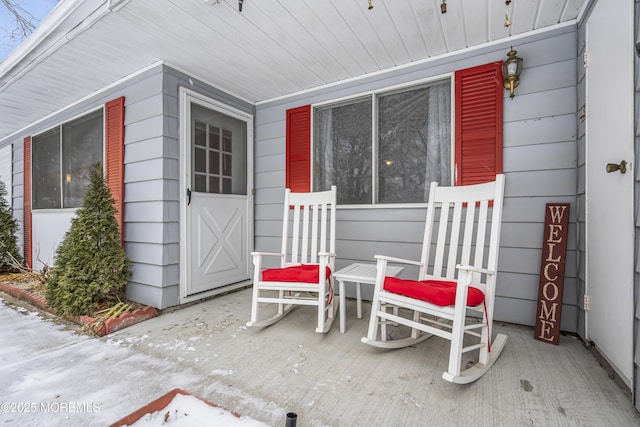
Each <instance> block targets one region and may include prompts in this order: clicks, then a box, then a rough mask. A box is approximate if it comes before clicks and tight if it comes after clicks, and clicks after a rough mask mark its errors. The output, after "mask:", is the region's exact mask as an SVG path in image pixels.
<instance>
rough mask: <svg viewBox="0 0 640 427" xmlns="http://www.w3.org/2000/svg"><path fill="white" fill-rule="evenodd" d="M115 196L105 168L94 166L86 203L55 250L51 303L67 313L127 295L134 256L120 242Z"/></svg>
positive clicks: (89, 309)
mask: <svg viewBox="0 0 640 427" xmlns="http://www.w3.org/2000/svg"><path fill="white" fill-rule="evenodd" d="M115 213H116V208H115V202H114V200H113V198H112V196H111V191H110V190H109V188H108V187H107V185H106V181H105V178H104V176H103V174H102V168H101V167H100V166H99V165H98V166H96V167H95V168H94V170H93V171H92V172H91V182H90V184H89V187H88V188H87V193H86V195H85V197H84V200H83V203H82V207H81V208H80V209H78V211H77V213H76V216H75V217H74V218H73V219H72V221H71V228H70V229H69V231H67V233H66V234H65V237H64V240H63V241H62V243H61V244H60V246H58V249H57V250H56V258H55V261H54V265H53V271H52V272H51V276H50V277H49V280H48V282H47V293H46V297H47V304H48V305H49V306H50V307H53V308H55V309H56V310H57V311H58V313H60V314H63V315H70V316H78V315H82V314H90V313H92V312H94V311H95V310H96V309H97V307H98V305H99V304H101V303H104V302H109V303H111V302H115V301H117V300H118V299H120V298H122V297H124V289H125V286H126V284H127V278H128V277H129V275H130V271H129V269H130V262H129V259H128V258H127V256H126V254H125V252H124V248H123V247H122V244H121V239H120V231H119V230H118V223H117V221H116V218H115Z"/></svg>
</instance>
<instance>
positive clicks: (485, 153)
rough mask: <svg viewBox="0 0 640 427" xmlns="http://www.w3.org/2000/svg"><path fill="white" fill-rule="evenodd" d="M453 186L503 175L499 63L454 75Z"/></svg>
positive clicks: (500, 72) (500, 63)
mask: <svg viewBox="0 0 640 427" xmlns="http://www.w3.org/2000/svg"><path fill="white" fill-rule="evenodd" d="M455 81H456V83H455V84H456V87H455V94H456V95H455V97H456V144H455V168H456V170H455V172H456V174H455V177H456V178H455V182H456V185H469V184H478V183H482V182H488V181H494V180H495V176H496V174H499V173H502V101H503V93H502V62H494V63H491V64H486V65H481V66H479V67H473V68H468V69H466V70H461V71H457V72H456V76H455Z"/></svg>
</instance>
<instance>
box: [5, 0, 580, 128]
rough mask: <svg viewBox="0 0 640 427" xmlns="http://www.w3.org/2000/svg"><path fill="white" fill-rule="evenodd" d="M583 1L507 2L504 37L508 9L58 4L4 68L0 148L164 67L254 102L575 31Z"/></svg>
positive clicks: (140, 0) (263, 2)
mask: <svg viewBox="0 0 640 427" xmlns="http://www.w3.org/2000/svg"><path fill="white" fill-rule="evenodd" d="M72 1H73V4H72V3H71V2H72ZM587 1H588V0H512V3H511V6H510V8H509V11H510V12H509V16H510V18H511V20H512V22H513V24H512V26H511V27H509V28H505V27H504V19H505V11H506V6H505V3H504V1H503V0H451V1H448V2H447V13H446V14H442V13H441V12H440V5H441V4H442V0H401V1H400V0H373V6H374V7H373V9H372V10H368V8H367V5H368V2H367V0H320V1H318V0H247V1H245V2H244V7H243V11H242V12H239V11H238V3H237V0H220V1H219V3H216V2H211V3H212V4H205V2H204V0H125V1H123V2H120V3H118V5H117V7H116V8H115V9H113V10H110V9H108V8H107V6H108V5H109V2H108V1H106V0H85V1H83V2H77V1H76V0H63V3H61V6H65V5H66V6H68V7H69V13H68V14H67V15H65V16H55V17H54V18H55V19H54V18H52V19H54V20H53V21H50V22H47V31H46V32H44V30H43V32H42V33H38V31H36V35H35V37H34V38H33V39H31V40H32V41H30V42H29V43H27V44H25V45H24V46H26V47H21V48H19V49H17V50H16V53H15V54H14V55H12V56H10V57H9V59H8V60H7V62H5V63H4V64H5V65H7V64H10V65H11V66H9V65H7V66H4V67H3V63H0V140H2V138H4V137H5V136H7V135H11V134H13V133H15V132H18V131H19V130H20V129H22V128H24V127H25V126H27V125H29V123H33V122H35V121H37V120H40V119H41V118H42V117H44V116H46V115H48V114H51V113H54V112H55V111H58V110H60V109H62V108H65V107H66V106H67V105H69V104H73V103H75V102H78V100H79V99H82V98H83V97H86V96H89V95H90V94H92V93H95V92H98V91H100V90H102V89H103V88H104V87H108V86H110V85H113V84H114V83H115V82H117V81H120V80H122V79H123V78H126V77H127V76H129V75H132V74H135V73H137V72H138V71H139V70H142V69H146V68H147V67H149V66H151V65H152V64H156V63H159V62H164V63H166V64H168V65H171V66H174V67H176V68H177V69H179V70H180V71H182V72H185V73H187V74H188V75H192V76H194V78H198V79H202V80H203V81H205V82H207V83H209V84H211V85H214V86H215V87H217V88H219V89H220V90H222V91H225V92H227V93H229V94H231V95H233V96H237V97H239V98H240V99H243V100H246V101H248V102H251V103H257V102H263V101H265V100H269V99H278V98H281V97H283V96H286V95H289V94H293V93H296V92H301V91H305V90H309V89H312V88H316V87H320V86H323V85H327V84H334V83H337V82H340V81H344V80H352V79H356V78H358V77H359V76H362V75H367V74H372V73H377V72H380V71H382V70H385V69H389V68H391V67H396V66H403V65H406V64H411V63H413V62H416V61H424V60H427V59H429V58H433V57H437V56H440V55H443V54H448V53H452V52H455V51H458V50H461V49H469V48H474V47H477V46H482V45H483V44H486V43H494V42H496V41H499V40H501V39H504V38H506V37H512V36H517V35H520V34H526V33H527V32H531V31H538V30H540V29H541V28H545V27H547V26H549V25H554V24H556V23H563V22H566V21H569V22H575V19H576V17H577V16H578V14H579V13H580V11H581V10H582V9H583V7H584V4H585V2H587ZM71 6H73V7H74V8H72V7H71ZM76 6H79V7H77V8H75V7H76ZM52 16H53V15H52ZM45 22H46V20H45ZM33 40H36V41H37V43H36V42H33ZM514 48H516V49H517V48H518V47H517V46H514Z"/></svg>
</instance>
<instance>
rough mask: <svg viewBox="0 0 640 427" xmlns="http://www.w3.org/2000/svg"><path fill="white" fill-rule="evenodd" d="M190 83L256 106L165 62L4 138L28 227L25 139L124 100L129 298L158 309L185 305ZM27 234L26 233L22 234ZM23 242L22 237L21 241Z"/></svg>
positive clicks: (232, 101)
mask: <svg viewBox="0 0 640 427" xmlns="http://www.w3.org/2000/svg"><path fill="white" fill-rule="evenodd" d="M180 86H187V87H190V88H192V89H194V90H197V91H199V92H201V93H204V94H205V95H207V96H210V97H212V98H214V99H217V100H219V101H222V102H224V103H226V104H228V105H232V106H234V107H236V108H238V109H241V110H243V111H247V112H251V113H252V112H253V106H251V105H248V104H247V103H244V102H242V101H239V100H237V99H235V98H233V97H231V96H229V95H226V94H224V93H223V92H220V91H218V90H217V89H215V88H213V87H210V86H208V85H206V84H204V83H201V82H200V81H199V80H198V79H195V78H194V77H190V76H186V75H184V74H183V73H181V72H178V71H176V70H174V69H173V68H170V67H167V66H164V65H159V66H158V67H155V68H153V69H150V70H147V71H145V72H144V73H141V74H139V75H136V76H133V77H132V78H130V79H127V80H124V81H123V82H122V83H121V84H119V85H117V86H114V87H112V88H110V89H109V90H108V91H106V92H104V93H100V94H96V96H94V97H90V98H88V99H87V100H85V101H83V102H82V103H79V104H77V105H74V106H73V107H71V108H68V109H66V110H64V111H61V112H60V113H59V114H57V115H55V116H53V117H51V118H49V119H47V120H46V121H44V122H42V123H38V124H37V125H36V126H33V127H31V128H29V129H27V130H26V131H25V134H24V135H21V136H18V137H14V138H12V139H11V140H7V141H2V144H3V145H6V144H10V143H13V146H14V186H13V195H14V206H16V208H17V209H16V210H15V211H14V215H15V217H16V218H17V219H18V220H19V221H20V223H21V225H22V224H23V215H24V212H23V208H22V207H23V204H24V186H23V182H24V174H23V162H22V159H23V148H24V146H23V138H24V137H25V136H28V135H34V134H37V133H40V132H43V131H45V130H47V129H49V128H51V127H53V126H55V125H58V124H60V123H63V122H65V121H67V120H69V119H71V118H74V117H76V116H78V115H81V114H84V113H85V112H86V111H88V110H90V109H93V108H96V107H98V106H101V105H104V103H105V102H107V101H109V100H111V99H114V98H117V97H120V96H124V98H125V120H124V121H125V132H124V134H125V152H124V163H125V168H124V181H125V190H124V201H125V216H124V241H125V250H126V253H127V256H128V257H129V259H130V260H131V261H132V275H131V277H130V279H129V283H128V285H127V296H128V298H130V299H132V300H134V301H138V302H141V303H143V304H148V305H151V306H154V307H158V308H165V307H169V306H173V305H177V304H178V303H179V284H180V225H179V224H180V223H179V221H180V205H179V195H180V191H179V185H180V181H179V170H180V158H179V153H180V146H179V133H178V131H179V114H178V111H179V99H178V93H179V87H180ZM20 237H21V238H22V236H20ZM21 243H22V242H21Z"/></svg>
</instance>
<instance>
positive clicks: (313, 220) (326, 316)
mask: <svg viewBox="0 0 640 427" xmlns="http://www.w3.org/2000/svg"><path fill="white" fill-rule="evenodd" d="M291 213H293V218H292V219H291V220H290V218H291ZM283 218H284V219H283V224H282V250H281V252H279V253H272V252H253V253H252V254H251V256H252V257H253V266H254V270H253V271H254V272H253V300H252V303H251V321H250V322H247V326H269V325H272V324H274V323H276V322H277V321H278V320H280V319H282V318H283V317H284V316H285V315H287V314H288V313H289V312H290V311H291V309H292V308H293V306H294V305H307V306H309V305H310V306H315V307H317V315H318V326H317V328H316V332H321V333H326V332H328V331H329V330H330V329H331V325H332V323H333V319H334V318H335V313H336V309H337V303H334V291H333V282H332V280H331V279H332V274H333V272H334V263H335V242H336V232H335V227H336V187H335V186H334V187H331V190H329V191H322V192H314V193H292V192H291V190H290V189H288V188H287V189H286V190H285V195H284V215H283ZM290 228H291V230H292V233H291V237H289V229H290ZM267 256H271V257H278V258H280V268H270V269H266V270H263V267H262V265H263V264H262V260H263V258H264V257H267ZM274 305H275V306H277V307H275V308H277V310H275V309H274ZM265 306H271V312H273V311H275V314H272V313H269V314H268V317H266V318H264V319H263V318H262V317H265V316H261V311H262V310H264V309H267V308H266V307H265ZM267 310H268V309H267Z"/></svg>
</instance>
